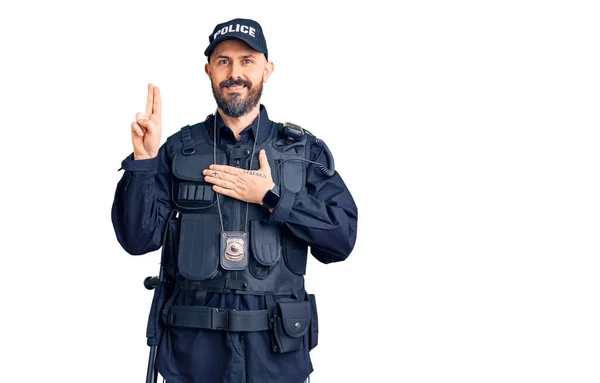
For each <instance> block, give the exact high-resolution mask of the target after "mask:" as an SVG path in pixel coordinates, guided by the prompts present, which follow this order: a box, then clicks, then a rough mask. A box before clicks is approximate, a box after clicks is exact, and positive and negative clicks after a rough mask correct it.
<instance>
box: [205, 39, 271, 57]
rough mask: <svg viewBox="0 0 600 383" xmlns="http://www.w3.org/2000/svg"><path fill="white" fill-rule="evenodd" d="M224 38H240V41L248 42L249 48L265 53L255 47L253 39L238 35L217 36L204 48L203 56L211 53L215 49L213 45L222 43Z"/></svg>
mask: <svg viewBox="0 0 600 383" xmlns="http://www.w3.org/2000/svg"><path fill="white" fill-rule="evenodd" d="M225 40H240V41H243V42H245V43H246V44H248V46H249V47H250V48H252V49H254V50H255V51H257V52H260V53H262V54H265V52H264V51H263V50H262V49H261V48H260V47H257V46H256V44H255V43H254V41H252V40H251V39H244V38H242V37H239V36H219V37H217V38H216V39H214V40H213V42H212V43H210V45H209V46H208V47H207V48H206V49H205V50H204V56H206V57H209V56H210V54H211V53H212V51H213V49H215V47H216V46H217V45H219V44H220V43H222V42H223V41H225ZM265 56H266V55H265Z"/></svg>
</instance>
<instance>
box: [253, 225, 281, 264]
mask: <svg viewBox="0 0 600 383" xmlns="http://www.w3.org/2000/svg"><path fill="white" fill-rule="evenodd" d="M250 243H251V244H252V254H253V256H254V259H256V261H257V262H258V263H259V264H260V265H262V266H267V267H270V266H273V265H275V264H277V262H279V258H281V245H280V244H279V228H278V227H277V226H275V225H269V224H268V223H265V222H262V221H261V220H260V219H253V220H251V221H250Z"/></svg>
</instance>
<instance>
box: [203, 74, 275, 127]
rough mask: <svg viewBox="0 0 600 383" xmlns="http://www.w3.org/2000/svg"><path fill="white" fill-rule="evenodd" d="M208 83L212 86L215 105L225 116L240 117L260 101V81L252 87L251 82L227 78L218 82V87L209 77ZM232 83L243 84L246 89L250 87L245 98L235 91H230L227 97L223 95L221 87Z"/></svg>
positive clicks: (261, 87) (261, 85)
mask: <svg viewBox="0 0 600 383" xmlns="http://www.w3.org/2000/svg"><path fill="white" fill-rule="evenodd" d="M210 85H211V87H212V91H213V96H214V97H215V100H216V101H217V106H218V107H219V109H221V110H222V111H223V113H225V115H226V116H229V117H234V118H237V117H242V116H243V115H245V114H246V113H248V112H250V111H251V110H252V109H254V107H255V106H256V105H257V104H258V102H259V101H260V97H261V96H262V91H263V83H262V82H261V83H260V85H259V86H257V87H254V88H253V87H252V83H251V82H249V81H245V80H242V79H239V78H238V79H237V80H233V79H231V78H230V79H229V80H225V81H223V82H222V83H220V84H219V87H218V88H216V87H215V84H214V83H213V82H212V79H211V80H210ZM232 85H244V86H246V87H248V89H250V92H249V93H248V96H246V98H245V99H244V98H242V96H241V95H239V94H237V93H232V94H231V95H229V98H227V97H226V96H225V95H224V93H223V91H222V89H223V88H225V87H228V86H232Z"/></svg>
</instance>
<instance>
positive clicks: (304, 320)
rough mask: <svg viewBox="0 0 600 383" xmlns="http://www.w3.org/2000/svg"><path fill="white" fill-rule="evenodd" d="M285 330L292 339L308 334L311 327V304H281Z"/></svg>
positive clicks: (303, 302)
mask: <svg viewBox="0 0 600 383" xmlns="http://www.w3.org/2000/svg"><path fill="white" fill-rule="evenodd" d="M279 308H280V310H281V319H282V322H283V323H282V324H283V329H284V330H285V332H286V334H287V335H288V336H290V337H292V338H298V337H301V336H303V335H304V334H306V332H307V331H308V327H309V325H310V318H311V313H310V302H309V301H301V302H279Z"/></svg>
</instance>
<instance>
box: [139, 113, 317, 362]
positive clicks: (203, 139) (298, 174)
mask: <svg viewBox="0 0 600 383" xmlns="http://www.w3.org/2000/svg"><path fill="white" fill-rule="evenodd" d="M204 124H205V122H203V123H199V124H196V125H193V126H186V127H184V128H182V130H181V132H180V133H179V134H175V135H173V136H171V137H169V138H168V139H167V143H166V145H167V148H166V149H167V154H168V155H169V157H170V158H171V172H172V179H171V200H172V203H173V205H174V207H175V208H174V209H173V211H172V212H171V215H170V216H169V219H168V222H167V226H166V229H165V232H164V236H163V249H162V265H163V267H161V278H160V280H161V282H160V283H159V285H158V286H157V288H156V291H155V295H154V299H153V302H152V307H151V310H150V316H149V321H148V328H147V333H146V335H147V337H148V345H150V346H153V348H152V349H151V350H154V353H153V351H151V357H150V360H151V361H152V363H153V360H154V359H153V358H154V357H155V355H156V346H157V345H158V344H159V343H160V339H161V337H162V335H161V334H162V333H163V331H162V330H161V329H162V325H163V324H165V325H167V326H173V327H187V328H197V329H206V330H208V329H210V330H227V331H267V330H268V331H269V334H270V339H271V346H272V350H273V352H277V353H285V352H294V351H299V350H300V349H301V347H302V345H303V344H306V345H307V347H308V348H309V349H313V348H314V347H315V346H316V345H317V343H318V314H317V307H316V300H315V296H314V294H307V293H306V291H305V290H304V273H305V271H306V261H307V250H308V246H307V245H306V244H305V243H303V242H301V241H300V240H298V239H296V237H294V236H293V235H292V234H291V233H288V232H287V231H286V229H285V227H284V226H283V225H279V224H274V223H268V220H269V217H270V215H271V213H269V212H268V211H266V210H264V209H263V208H262V207H260V206H259V205H257V204H252V203H251V204H248V210H247V211H248V220H247V228H246V202H243V201H239V200H237V199H234V198H229V197H225V196H220V197H219V199H218V200H217V195H216V193H215V192H214V191H213V190H212V184H210V183H207V182H204V175H203V174H202V171H203V170H204V169H208V167H209V166H210V165H211V164H213V163H214V162H215V161H214V150H215V147H214V145H213V140H212V139H211V138H210V136H209V135H208V132H207V129H206V127H205V126H204ZM282 127H283V125H282V124H278V123H273V124H272V127H271V133H270V135H269V137H268V138H267V139H266V140H265V142H263V143H260V144H259V143H257V144H256V149H255V158H254V160H253V161H252V169H253V170H256V169H258V168H259V167H260V166H259V165H260V163H259V161H258V153H259V152H260V150H261V149H264V150H265V151H266V155H267V159H268V161H269V165H270V167H271V175H272V178H273V182H274V183H275V184H277V185H279V186H280V189H282V188H285V189H288V190H290V191H292V192H299V191H302V190H304V188H305V183H306V164H307V162H306V160H307V159H309V156H310V145H309V144H308V142H309V141H308V140H309V135H308V134H304V135H302V136H297V137H295V138H290V137H287V136H286V135H285V134H284V133H282V132H283V130H282V129H281V128H282ZM251 153H252V146H250V145H245V146H241V147H236V146H234V145H226V144H218V145H217V146H216V158H217V161H216V162H217V163H218V164H227V165H230V166H236V167H240V168H243V169H248V168H249V164H250V156H251ZM217 201H218V202H217ZM217 203H219V205H220V210H221V214H222V216H223V226H224V227H223V228H224V230H225V231H246V229H247V231H248V239H249V246H248V254H247V255H246V256H247V257H248V264H247V266H246V267H245V268H244V269H242V270H235V271H234V270H228V269H226V268H224V267H223V266H222V265H221V261H220V260H221V253H220V252H221V221H220V219H219V207H218V206H217ZM163 269H164V270H165V272H166V276H167V278H163V276H164V274H163V271H162V270H163ZM180 290H182V291H183V290H187V291H190V290H191V291H196V293H195V294H196V302H195V305H188V304H182V302H179V303H176V302H175V300H176V297H177V296H178V292H179V291H180ZM209 291H210V292H220V293H235V294H254V295H263V296H264V299H265V304H266V309H265V310H233V309H221V308H215V307H208V306H206V305H205V303H204V297H205V296H206V292H209ZM153 355H154V356H153ZM149 371H153V370H152V369H151V368H149Z"/></svg>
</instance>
